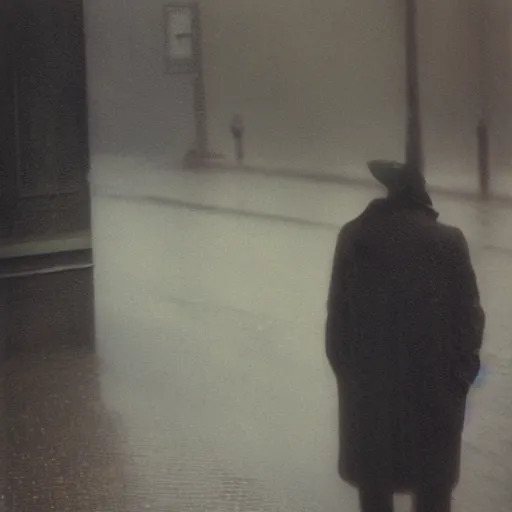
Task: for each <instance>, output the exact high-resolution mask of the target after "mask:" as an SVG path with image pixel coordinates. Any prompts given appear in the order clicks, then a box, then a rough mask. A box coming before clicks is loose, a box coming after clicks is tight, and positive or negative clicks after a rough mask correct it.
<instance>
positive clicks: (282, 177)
mask: <svg viewBox="0 0 512 512" xmlns="http://www.w3.org/2000/svg"><path fill="white" fill-rule="evenodd" d="M98 168H99V167H98ZM100 169H101V172H96V173H94V174H92V175H91V177H90V182H91V189H92V194H93V199H94V195H100V196H101V195H110V196H117V197H121V198H132V199H143V200H144V199H145V200H152V201H157V202H159V203H166V204H168V205H174V206H177V207H182V208H183V207H185V208H188V209H196V210H197V209H203V210H205V209H206V210H210V211H211V210H216V211H218V212H220V213H229V214H233V215H254V216H259V217H266V218H269V219H274V220H283V221H291V222H301V223H304V224H314V225H317V226H319V227H324V228H328V229H338V228H339V226H341V224H343V223H344V222H346V221H347V220H349V219H351V218H354V217H355V216H356V215H357V214H358V213H359V212H360V211H361V210H362V208H364V206H365V205H366V204H367V203H368V202H369V201H370V200H371V199H373V198H375V197H378V196H379V195H381V194H382V193H383V190H382V189H381V188H379V186H378V185H377V184H376V183H375V182H374V181H372V180H371V178H369V177H368V179H366V178H364V177H361V178H359V179H357V180H355V179H348V178H344V177H337V179H336V180H334V179H331V178H329V177H325V176H312V175H299V176H297V175H293V174H291V173H289V172H286V171H284V172H283V171H277V172H270V171H259V172H252V171H251V170H250V169H249V170H244V171H240V170H236V169H235V168H231V169H226V168H216V169H204V170H199V171H194V170H183V169H171V168H164V167H163V166H162V167H157V166H156V165H153V166H151V167H149V166H148V163H147V162H143V161H140V162H136V161H128V160H125V161H122V162H120V160H119V159H115V160H112V161H111V162H110V163H108V162H106V161H103V165H102V167H101V168H100ZM433 197H434V200H435V203H436V208H438V210H439V211H440V213H441V220H442V221H444V222H447V223H450V224H454V225H457V226H459V227H460V228H461V229H463V230H464V232H465V233H466V234H467V236H468V238H469V239H470V242H471V241H473V243H475V244H478V245H479V246H481V247H484V248H491V249H501V250H505V251H507V252H512V240H510V241H509V240H508V239H509V238H510V237H509V234H508V226H509V225H511V224H512V208H510V206H512V199H511V200H510V202H504V201H499V200H495V201H493V200H489V201H481V200H477V199H476V198H474V199H473V200H472V199H471V198H470V197H468V195H467V194H466V195H464V194H459V195H454V194H446V193H442V192H439V191H437V189H436V188H435V187H434V192H433Z"/></svg>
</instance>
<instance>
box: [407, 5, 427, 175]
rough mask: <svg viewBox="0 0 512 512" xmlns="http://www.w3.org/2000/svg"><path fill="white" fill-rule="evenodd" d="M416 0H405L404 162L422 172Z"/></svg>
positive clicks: (422, 156)
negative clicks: (405, 130) (405, 103)
mask: <svg viewBox="0 0 512 512" xmlns="http://www.w3.org/2000/svg"><path fill="white" fill-rule="evenodd" d="M417 31H418V27H417V7H416V0H405V62H406V95H407V133H406V162H407V164H409V165H411V166H413V167H414V168H415V169H417V170H418V171H419V172H420V173H423V172H424V155H423V142H422V129H421V101H420V86H419V71H418V33H417Z"/></svg>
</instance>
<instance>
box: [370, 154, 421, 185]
mask: <svg viewBox="0 0 512 512" xmlns="http://www.w3.org/2000/svg"><path fill="white" fill-rule="evenodd" d="M368 169H370V172H371V173H372V175H373V177H374V178H375V179H376V180H377V181H379V182H380V183H382V184H383V185H384V186H385V187H386V188H387V189H388V190H398V189H402V188H407V187H408V186H410V185H423V184H424V179H423V176H422V175H421V174H420V173H419V172H417V171H416V169H414V168H413V167H412V166H410V165H407V164H404V163H400V162H395V161H392V160H371V161H370V162H368Z"/></svg>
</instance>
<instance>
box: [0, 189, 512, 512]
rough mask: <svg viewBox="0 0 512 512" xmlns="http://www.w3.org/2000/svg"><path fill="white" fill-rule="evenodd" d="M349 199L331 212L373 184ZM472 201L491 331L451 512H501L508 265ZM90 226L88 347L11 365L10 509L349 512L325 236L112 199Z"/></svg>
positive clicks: (102, 201) (493, 227) (330, 239)
mask: <svg viewBox="0 0 512 512" xmlns="http://www.w3.org/2000/svg"><path fill="white" fill-rule="evenodd" d="M343 199H346V203H345V206H344V208H345V211H346V214H347V216H346V217H342V218H340V219H339V223H342V222H344V221H345V220H347V219H348V216H349V214H352V215H355V214H356V213H357V210H358V208H359V209H360V208H361V207H362V206H363V205H364V201H365V200H366V195H364V194H363V195H358V193H357V192H355V191H350V193H349V194H347V196H346V197H344V198H343ZM474 208H476V207H474ZM461 209H464V211H467V209H468V207H467V205H462V206H461ZM447 210H448V211H449V212H450V214H451V215H452V218H453V220H454V221H457V218H456V217H457V215H458V214H457V211H458V209H457V205H456V204H455V203H454V204H450V205H447ZM470 212H472V215H473V216H474V219H477V218H478V216H483V219H484V220H485V221H486V222H488V224H487V225H486V223H485V222H481V220H480V221H478V223H477V222H476V221H475V225H474V226H473V231H472V232H471V233H470V238H471V240H472V250H473V256H474V259H475V264H476V265H477V269H478V273H479V277H480V282H481V287H482V294H483V297H484V301H485V304H486V308H487V310H488V313H489V329H488V333H487V339H486V346H485V353H484V362H485V369H486V374H485V376H484V379H483V381H482V383H481V384H480V386H479V387H478V388H475V390H474V391H473V392H472V396H471V398H470V401H469V411H468V419H467V428H466V432H465V441H464V469H463V477H462V481H461V484H460V486H459V488H458V489H457V492H456V494H455V497H454V499H455V512H480V511H482V510H486V511H490V512H501V511H507V512H508V511H509V510H510V503H512V487H511V485H510V484H511V483H512V434H511V432H512V403H511V401H510V396H512V340H511V339H510V332H511V329H510V327H511V323H512V320H511V319H510V314H509V310H510V307H509V304H510V299H511V298H512V291H511V284H512V273H511V272H510V268H511V267H510V265H511V263H512V261H511V256H510V254H509V253H508V252H507V250H506V247H505V248H503V247H501V246H500V245H499V237H497V236H496V231H497V230H500V229H502V228H503V227H502V226H501V225H498V224H500V222H501V220H500V219H501V217H500V215H501V214H500V212H493V211H491V212H487V213H485V212H484V213H482V212H481V211H473V210H471V211H470ZM474 219H473V220H474ZM463 220H464V222H465V223H466V225H467V226H468V227H470V228H471V224H470V223H469V222H468V219H467V216H466V215H464V219H463ZM93 221H94V245H95V258H96V269H95V272H96V274H95V280H96V303H97V319H96V322H97V350H96V352H95V353H94V354H92V353H87V352H82V353H76V352H73V353H70V352H59V353H57V354H54V355H51V356H50V355H49V356H48V357H47V358H45V359H35V360H30V359H26V358H23V359H19V358H18V359H13V360H11V361H10V362H9V363H8V365H7V376H8V379H7V382H8V383H9V385H8V388H7V405H8V409H7V412H8V441H9V449H8V458H7V463H8V469H9V478H8V484H9V487H8V490H7V492H6V495H5V498H6V503H7V510H9V511H12V512H18V511H20V512H32V511H38V512H39V511H46V510H56V511H72V512H82V511H84V512H85V511H95V512H107V511H123V512H124V511H126V512H140V511H143V510H154V511H159V512H160V511H161V512H185V511H190V512H196V511H197V512H210V511H211V512H231V511H233V512H234V511H240V512H263V511H265V512H267V511H268V512H299V511H304V512H305V511H308V512H316V511H318V512H335V511H343V512H351V511H354V512H355V511H356V510H357V503H356V496H355V493H354V491H353V490H352V489H350V488H347V487H346V486H344V485H342V484H341V483H340V482H339V481H338V479H337V476H336V474H335V466H336V402H335V390H334V382H333V379H332V377H331V375H330V372H329V369H328V367H327V364H326V362H325V358H324V354H323V339H322V336H323V318H324V305H325V296H326V286H327V282H328V277H329V271H330V260H331V257H332V250H333V244H334V240H335V236H336V230H335V229H333V228H332V227H329V226H327V225H325V226H323V227H322V226H310V225H309V226H308V225H300V224H297V223H295V224H291V223H286V222H280V221H277V220H276V221H269V220H267V219H263V218H257V217H241V216H237V215H230V214H226V213H220V212H218V213H215V212H211V211H210V212H205V211H191V210H189V209H183V208H177V207H175V206H171V205H168V204H161V203H155V202H151V201H140V200H138V201H137V200H122V199H112V198H105V197H96V198H95V201H94V219H93ZM491 232H492V237H491V239H492V243H489V239H490V238H489V235H490V233H491ZM63 307H64V306H63ZM407 505H408V503H407V500H404V499H399V500H398V510H399V511H400V512H402V511H405V510H407Z"/></svg>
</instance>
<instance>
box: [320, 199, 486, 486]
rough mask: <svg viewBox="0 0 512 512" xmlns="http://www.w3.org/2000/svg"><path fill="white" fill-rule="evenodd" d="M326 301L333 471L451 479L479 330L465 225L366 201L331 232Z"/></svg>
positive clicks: (395, 479)
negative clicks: (335, 412)
mask: <svg viewBox="0 0 512 512" xmlns="http://www.w3.org/2000/svg"><path fill="white" fill-rule="evenodd" d="M328 309H329V311H328V322H327V336H326V341H327V353H328V357H329V360H330V362H331V365H332V366H333V369H334V371H335V373H336V375H337V378H338V389H339V396H340V432H342V433H343V437H342V444H341V447H340V448H341V456H340V472H341V474H342V475H345V476H344V477H345V478H346V479H347V480H348V481H356V480H358V478H360V475H365V477H366V478H368V477H369V475H370V477H371V478H374V479H375V478H377V476H378V475H382V474H385V475H387V478H390V479H391V480H392V484H390V485H391V486H393V487H395V488H410V487H411V486H412V485H413V484H414V482H416V481H419V480H424V479H429V478H434V475H435V473H438V477H439V478H441V479H444V480H446V481H456V480H457V478H458V455H457V453H458V450H459V448H460V435H461V432H462V426H463V418H464V402H465V395H466V393H467V389H468V388H469V385H470V384H471V382H472V381H473V379H474V376H475V375H476V372H477V371H478V365H479V359H478V349H479V348H480V343H481V337H482V329H483V313H482V311H481V308H480V304H479V300H478V290H477V288H476V281H475V276H474V273H473V269H472V267H471V262H470V259H469V253H468V250H467V245H466V242H465V239H464V237H463V235H462V233H461V232H460V231H459V230H457V229H455V228H452V227H449V226H444V225H442V224H440V223H438V222H437V215H436V214H435V212H433V210H432V211H429V210H428V209H425V208H420V207H418V208H416V207H413V206H411V205H408V204H405V205H404V204H401V203H394V202H393V201H390V200H387V199H386V200H379V201H375V202H374V203H372V204H371V205H370V206H369V207H368V208H367V210H366V211H365V212H364V213H363V214H362V215H361V216H360V217H358V218H357V219H356V220H354V221H352V222H350V223H348V224H347V225H346V226H345V227H344V228H343V229H342V231H341V233H340V237H339V240H338V245H337V251H336V255H335V261H334V268H333V276H332V281H331V288H330V295H329V308H328ZM473 354H474V355H473ZM447 461H448V462H447Z"/></svg>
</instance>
